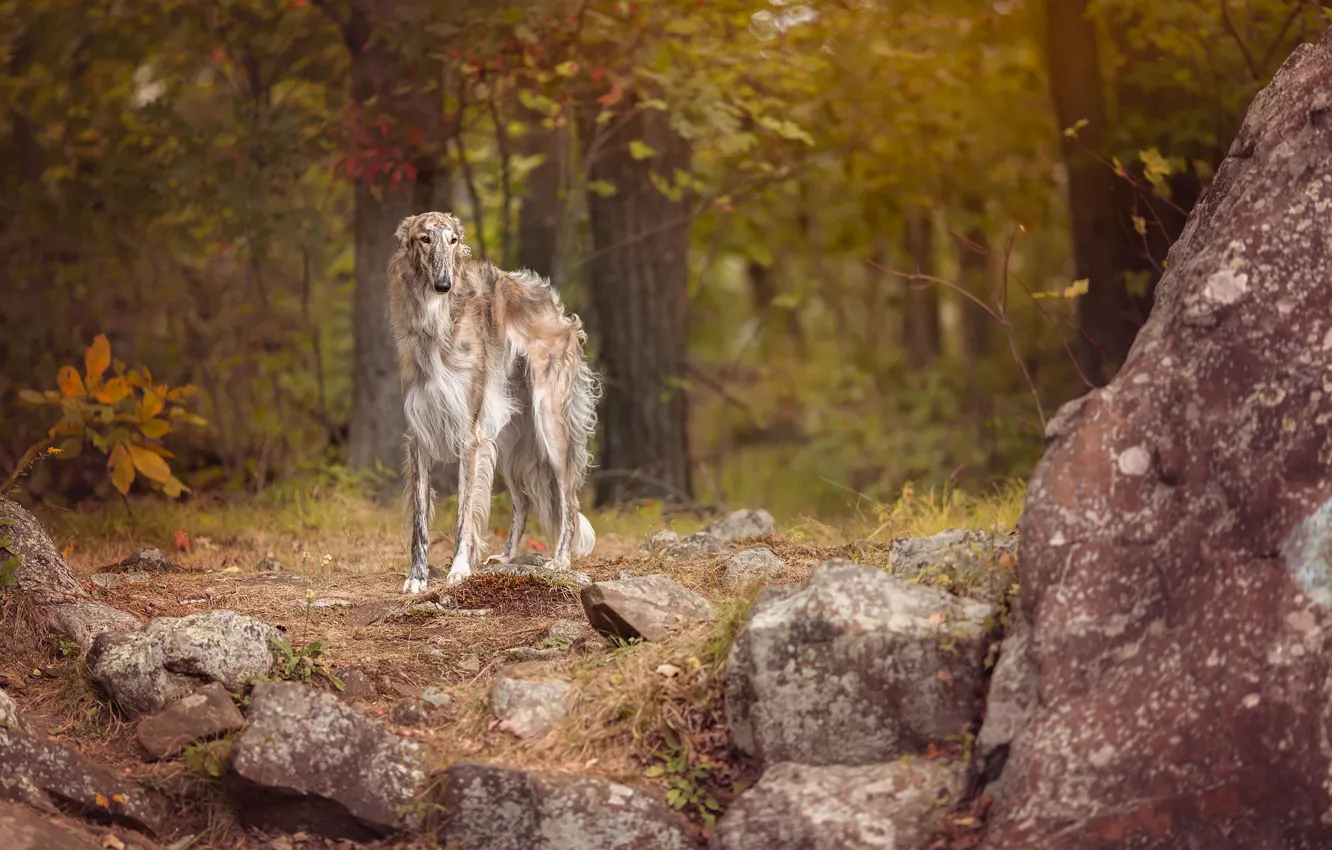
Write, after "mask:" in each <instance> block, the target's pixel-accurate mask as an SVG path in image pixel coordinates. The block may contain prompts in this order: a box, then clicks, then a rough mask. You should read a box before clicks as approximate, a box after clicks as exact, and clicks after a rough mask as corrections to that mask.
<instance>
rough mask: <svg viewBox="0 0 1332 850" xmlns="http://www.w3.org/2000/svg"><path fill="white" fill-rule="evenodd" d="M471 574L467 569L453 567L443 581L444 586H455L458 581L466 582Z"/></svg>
mask: <svg viewBox="0 0 1332 850" xmlns="http://www.w3.org/2000/svg"><path fill="white" fill-rule="evenodd" d="M471 574H472V571H471V570H469V569H468V568H467V567H454V568H453V569H451V570H449V575H448V577H447V578H445V579H444V584H446V585H450V586H452V585H455V584H457V583H458V582H460V581H464V580H466V579H467V578H468V577H469V576H471Z"/></svg>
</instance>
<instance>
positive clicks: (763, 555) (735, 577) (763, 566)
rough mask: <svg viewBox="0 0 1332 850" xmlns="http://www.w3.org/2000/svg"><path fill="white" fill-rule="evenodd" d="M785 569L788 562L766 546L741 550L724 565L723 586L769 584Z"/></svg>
mask: <svg viewBox="0 0 1332 850" xmlns="http://www.w3.org/2000/svg"><path fill="white" fill-rule="evenodd" d="M785 569H786V562H785V561H783V560H782V559H781V558H779V557H777V556H776V555H775V554H773V551H772V550H771V549H768V548H766V547H764V546H756V547H754V548H752V549H741V550H740V551H739V552H736V553H735V554H734V555H732V556H731V557H729V558H727V559H726V561H725V562H724V563H723V564H722V584H725V585H726V586H727V587H740V586H742V585H746V584H749V583H750V582H768V581H770V580H771V579H773V578H775V577H776V576H779V575H781V573H782V571H783V570H785Z"/></svg>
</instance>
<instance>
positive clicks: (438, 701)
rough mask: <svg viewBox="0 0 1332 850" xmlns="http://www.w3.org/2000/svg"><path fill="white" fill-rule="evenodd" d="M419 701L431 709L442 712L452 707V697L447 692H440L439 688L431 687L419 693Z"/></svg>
mask: <svg viewBox="0 0 1332 850" xmlns="http://www.w3.org/2000/svg"><path fill="white" fill-rule="evenodd" d="M421 699H422V701H424V702H425V703H427V704H428V705H430V706H431V707H432V708H435V709H439V710H444V709H447V708H451V707H453V701H454V697H453V694H451V693H449V692H448V691H441V690H440V689H439V688H437V687H435V686H434V685H431V686H430V687H428V688H426V689H425V690H424V691H421Z"/></svg>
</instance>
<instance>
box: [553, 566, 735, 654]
mask: <svg viewBox="0 0 1332 850" xmlns="http://www.w3.org/2000/svg"><path fill="white" fill-rule="evenodd" d="M578 597H579V599H581V600H582V602H583V611H584V612H585V613H586V614H587V620H588V622H589V623H591V624H592V628H594V629H596V630H597V631H599V632H601V633H603V634H607V635H613V636H615V637H618V638H620V639H621V640H626V641H627V640H632V639H633V638H642V639H643V640H647V641H655V640H665V639H666V638H668V637H670V636H671V635H672V634H673V633H674V632H676V631H677V630H679V629H680V628H682V627H684V626H687V625H691V624H693V623H698V622H708V621H711V620H713V619H715V617H716V615H715V614H714V613H713V611H712V605H711V604H709V603H708V600H706V599H704V598H703V597H702V596H699V595H698V594H697V593H695V592H694V591H692V590H689V589H687V588H684V587H681V586H680V585H678V584H676V583H675V582H673V581H671V580H670V579H668V578H666V576H664V575H650V576H638V577H637V578H631V579H625V580H624V581H602V582H597V583H596V584H592V585H588V586H587V587H585V588H583V589H582V590H581V591H579V593H578Z"/></svg>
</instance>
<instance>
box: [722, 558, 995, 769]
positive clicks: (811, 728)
mask: <svg viewBox="0 0 1332 850" xmlns="http://www.w3.org/2000/svg"><path fill="white" fill-rule="evenodd" d="M992 611H993V609H992V608H991V606H989V605H985V604H982V603H979V602H974V601H971V600H960V599H957V598H956V597H952V596H949V595H948V594H946V593H944V592H942V591H940V590H936V589H934V588H929V587H924V586H921V585H914V584H907V583H906V582H903V581H901V580H899V579H896V578H893V577H892V576H889V575H888V574H887V573H885V572H884V571H883V570H880V569H876V568H874V567H862V566H856V565H854V564H850V563H847V562H846V561H829V562H828V563H826V564H824V565H823V566H821V567H818V568H817V569H815V570H814V572H813V574H811V575H810V577H809V579H808V580H807V581H805V582H804V583H803V584H800V585H795V586H792V587H784V588H768V589H766V590H764V591H762V592H761V593H760V594H759V596H758V599H757V600H756V601H755V603H754V607H753V609H752V610H751V611H750V614H749V619H748V620H747V622H746V623H745V626H744V628H743V629H742V630H741V631H740V634H739V635H738V636H737V637H736V640H735V643H734V644H733V645H732V647H731V653H730V657H729V659H728V661H727V665H726V671H727V673H726V718H727V724H728V725H729V727H730V729H731V734H732V736H733V737H734V739H735V743H736V745H737V746H739V747H740V749H742V750H744V751H745V752H747V753H749V754H750V755H754V756H758V757H760V758H762V759H763V760H764V761H765V762H768V763H772V762H779V761H796V762H801V763H804V764H815V765H818V764H847V765H857V764H870V763H874V762H883V761H887V760H889V759H891V758H893V757H895V756H898V755H902V754H907V753H917V752H922V751H923V750H924V749H925V747H926V746H927V744H929V743H930V742H933V741H942V740H944V739H946V738H948V737H950V736H953V735H957V734H959V733H961V732H963V731H964V730H965V729H966V727H967V725H968V724H969V723H971V722H972V721H973V720H974V719H975V717H976V715H977V713H978V708H977V698H978V696H979V693H978V692H979V689H980V684H981V669H982V662H983V653H984V649H985V639H986V635H987V619H988V618H989V616H990V614H991V613H992Z"/></svg>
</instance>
